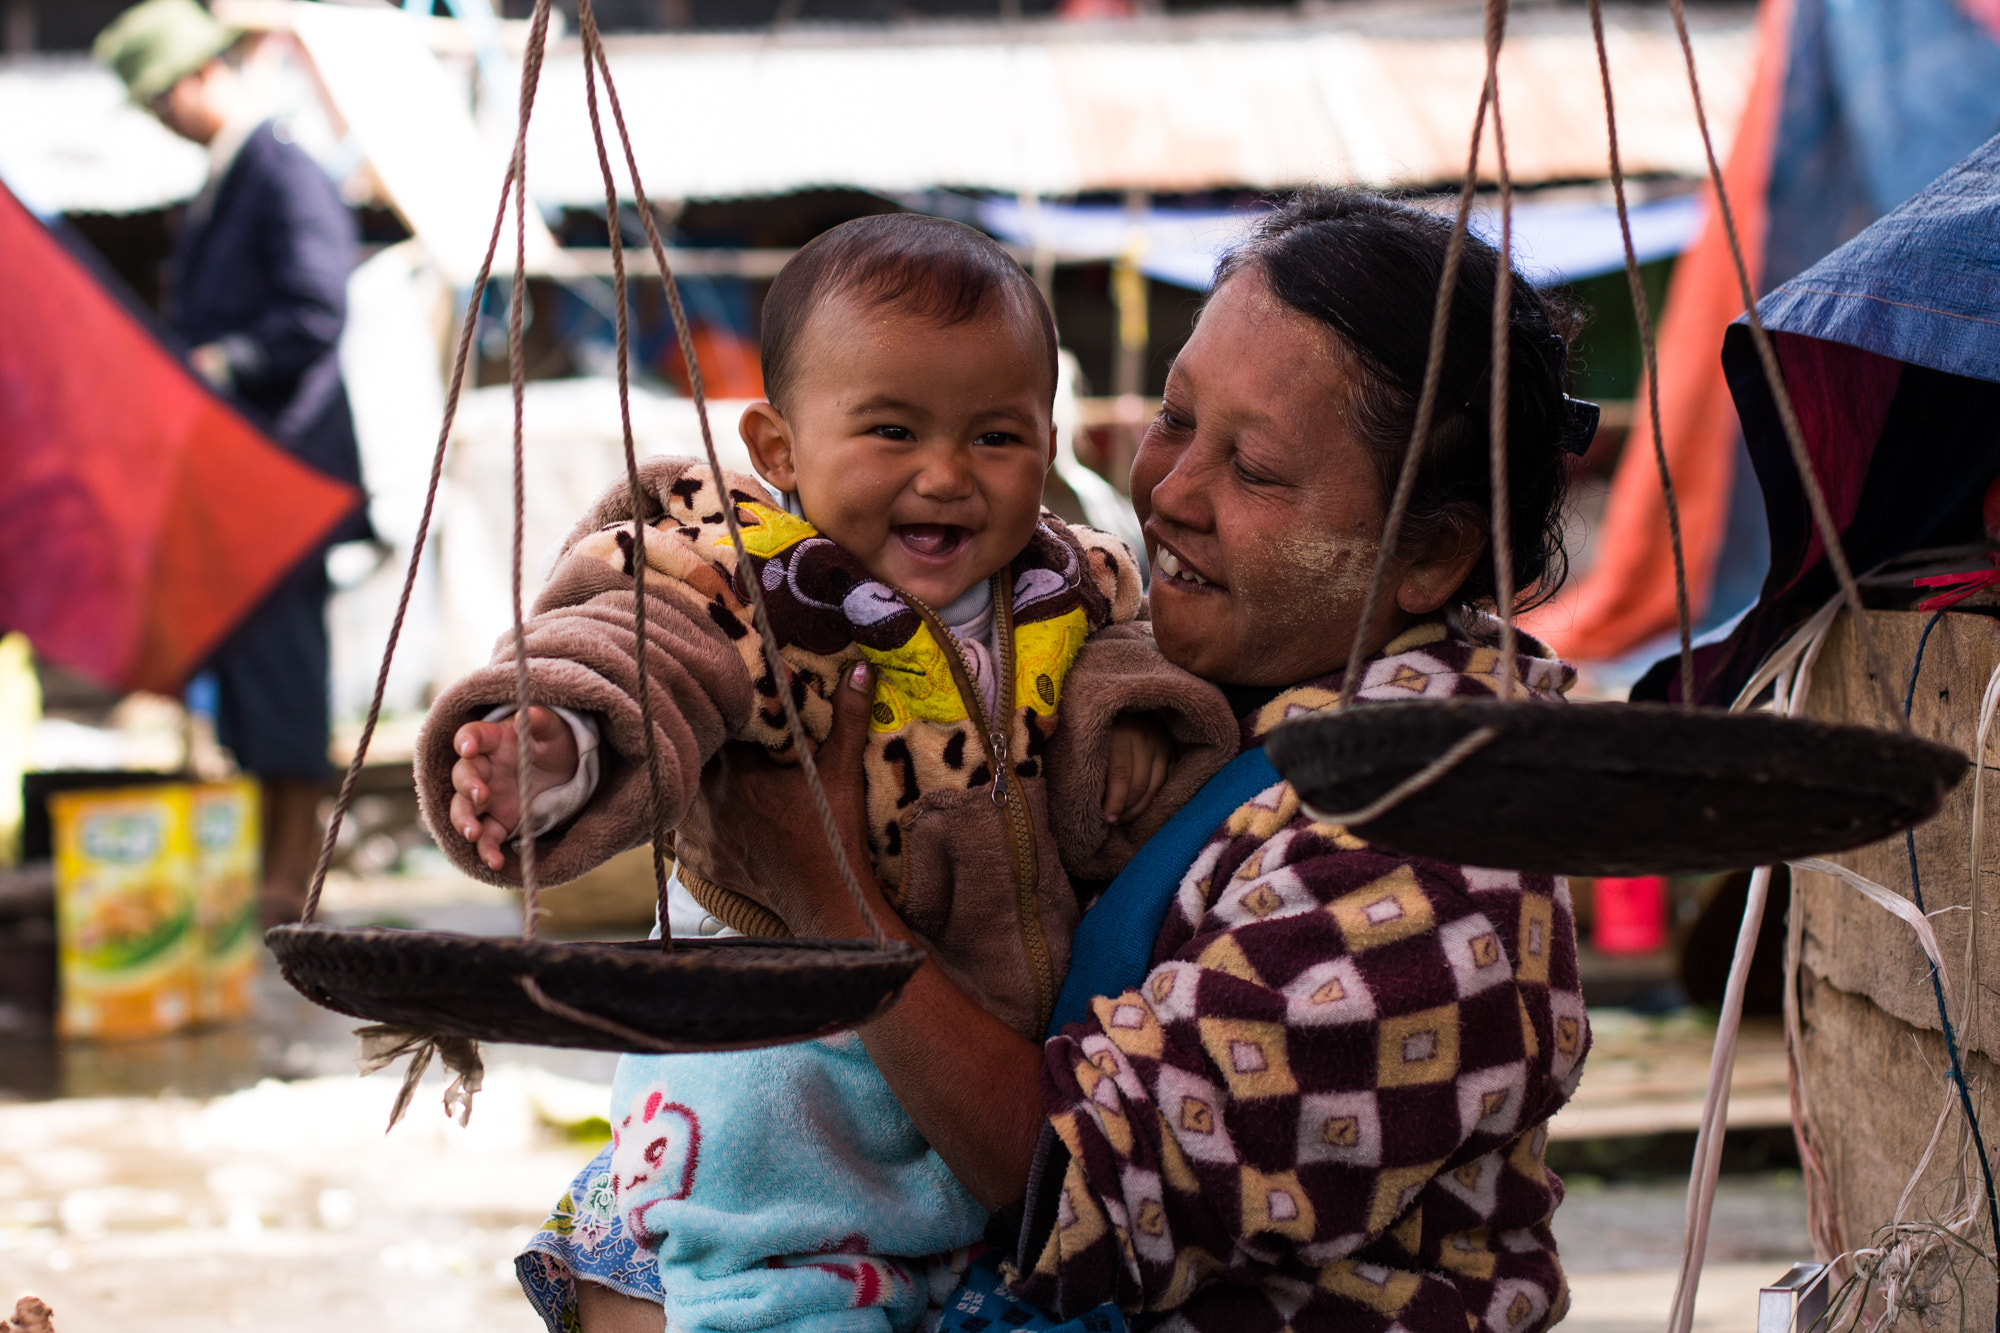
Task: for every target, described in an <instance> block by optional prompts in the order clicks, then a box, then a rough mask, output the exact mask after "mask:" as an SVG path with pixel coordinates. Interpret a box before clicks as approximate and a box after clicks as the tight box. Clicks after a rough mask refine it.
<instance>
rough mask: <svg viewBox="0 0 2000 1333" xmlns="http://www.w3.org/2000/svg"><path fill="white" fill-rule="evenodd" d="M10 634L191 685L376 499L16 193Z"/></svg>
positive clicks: (9, 263)
mask: <svg viewBox="0 0 2000 1333" xmlns="http://www.w3.org/2000/svg"><path fill="white" fill-rule="evenodd" d="M0 292H5V293H6V295H5V297H4V299H0V460H3V461H0V631H5V630H16V629H18V630H21V631H23V632H25V633H26V634H27V636H28V640H29V642H30V643H31V644H33V646H34V649H35V651H36V652H37V653H39V654H40V655H41V656H42V657H43V658H45V659H47V660H49V661H52V662H58V663H61V664H62V665H64V666H66V667H70V668H72V669H74V670H76V671H80V672H82V673H83V674H85V675H87V676H90V677H93V678H95V679H96V680H98V681H101V682H103V683H104V684H107V685H111V686H114V687H118V688H125V689H150V690H158V691H163V692H172V691H176V690H178V689H179V688H180V687H181V686H182V685H183V684H184V683H185V682H186V680H187V677H188V676H189V675H191V674H192V673H193V672H194V671H195V669H196V668H197V667H198V666H199V665H200V663H201V661H202V659H203V658H205V657H206V656H207V655H208V653H209V652H210V651H211V650H212V649H213V648H214V647H215V645H216V644H217V643H218V642H220V640H221V639H222V638H223V637H224V636H225V635H226V634H227V633H228V632H229V631H230V630H231V629H232V628H234V627H235V625H236V624H237V623H238V622H239V621H240V620H241V619H242V618H243V617H244V616H245V615H246V614H248V612H249V611H250V610H251V608H252V607H254V606H255V605H256V604H257V602H258V600H259V599H260V598H262V597H263V595H264V593H265V592H266V591H268V590H269V589H270V587H271V586H272V585H273V584H274V583H276V582H277V580H278V579H279V578H280V577H282V576H283V575H284V573H285V572H286V571H287V570H289V569H290V568H291V567H292V566H293V565H295V564H297V563H298V561H299V560H300V559H301V558H304V557H306V556H307V555H309V554H310V553H312V552H314V551H316V550H317V549H318V547H319V545H320V543H321V542H322V540H323V539H324V538H325V536H326V534H327V533H328V532H330V531H331V530H332V529H333V527H334V525H335V524H336V523H338V522H339V521H340V520H341V519H342V518H343V517H344V516H345V515H346V514H347V513H348V512H349V511H350V510H352V509H353V508H354V506H355V505H356V504H357V503H359V502H360V499H361V496H360V493H359V492H357V491H356V490H355V489H354V488H353V487H351V486H346V485H343V484H341V483H339V482H336V481H333V480H331V479H329V478H327V477H326V476H324V475H322V474H321V473H319V472H316V471H314V470H313V469H311V468H309V467H307V466H306V465H305V464H303V463H300V462H298V461H296V460H295V459H293V458H292V457H291V455H289V454H287V453H286V452H285V451H284V450H283V449H281V448H279V447H278V446H277V445H276V444H273V443H272V442H271V441H270V440H269V439H267V438H266V437H265V436H264V435H263V434H262V433H260V432H259V431H258V430H257V429H256V428H255V427H254V426H252V425H251V424H250V423H249V422H247V421H245V420H244V419H243V418H242V417H241V416H240V415H238V414H237V413H236V412H235V411H234V410H233V409H231V408H230V407H229V406H228V405H227V404H226V403H224V402H222V401H221V400H220V399H219V398H217V397H216V396H215V395H214V394H213V393H211V392H210V391H209V390H208V388H207V387H206V386H205V385H203V384H202V383H201V382H200V381H199V380H198V379H196V378H195V377H194V376H193V375H191V374H190V373H189V372H188V370H187V369H186V367H184V366H183V365H182V364H181V362H180V361H179V360H178V359H176V358H175V357H174V356H173V355H172V354H171V353H169V352H168V351H167V350H166V349H165V348H163V347H161V346H160V344H159V343H158V342H157V341H155V340H154V338H153V337H152V335H151V334H150V333H149V332H148V331H147V329H146V328H145V326H144V325H143V324H142V323H141V322H140V321H139V320H138V319H137V318H135V317H134V316H133V315H132V314H131V313H130V312H129V311H127V310H126V309H125V308H124V306H122V305H121V304H120V303H119V301H118V300H117V299H116V298H115V297H113V296H112V295H111V294H110V293H109V292H107V291H106V290H105V289H104V287H103V286H102V285H100V283H99V282H98V281H97V279H96V277H95V276H94V275H93V274H92V273H91V272H90V271H89V269H88V268H87V267H86V266H85V265H84V264H82V263H81V262H80V261H78V259H77V258H76V257H75V256H74V255H72V254H70V252H69V251H68V250H66V249H65V248H64V247H63V245H62V244H61V243H60V242H59V241H57V240H56V238H55V237H54V236H52V235H50V233H49V231H48V229H47V228H45V227H43V226H42V224H41V223H40V222H39V221H38V220H37V219H36V218H35V217H34V216H33V215H32V214H30V213H29V212H28V211H27V210H26V209H25V208H23V207H22V206H21V203H20V201H19V200H17V199H15V198H14V196H13V195H12V194H10V193H8V192H7V191H6V190H5V189H4V188H0Z"/></svg>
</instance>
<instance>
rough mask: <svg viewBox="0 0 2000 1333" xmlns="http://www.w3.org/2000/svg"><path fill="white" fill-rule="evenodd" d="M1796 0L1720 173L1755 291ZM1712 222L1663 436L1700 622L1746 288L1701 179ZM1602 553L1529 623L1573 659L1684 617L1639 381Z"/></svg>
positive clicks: (1771, 40)
mask: <svg viewBox="0 0 2000 1333" xmlns="http://www.w3.org/2000/svg"><path fill="white" fill-rule="evenodd" d="M1790 20H1791V3H1790V0H1764V3H1763V5H1762V7H1761V10H1760V12H1759V15H1758V25H1757V28H1758V31H1757V69H1756V74H1755V76H1754V77H1753V79H1752V81H1751V84H1750V96H1749V98H1748V99H1747V102H1746V104H1745V106H1744V109H1743V118H1742V120H1741V121H1740V122H1739V123H1738V125H1737V129H1736V138H1735V141H1734V143H1733V144H1732V146H1731V148H1730V151H1729V161H1728V163H1727V164H1726V165H1725V166H1724V167H1723V171H1722V177H1723V182H1724V184H1725V185H1727V186H1728V188H1729V202H1730V206H1731V208H1732V209H1733V211H1734V213H1735V217H1736V227H1737V234H1738V236H1739V237H1740V238H1741V240H1742V243H1743V258H1744V262H1745V263H1746V264H1747V265H1748V267H1749V269H1750V283H1751V286H1752V288H1753V289H1754V288H1755V287H1756V284H1757V280H1758V275H1759V272H1760V270H1761V268H1762V266H1763V256H1764V223H1765V212H1766V210H1765V205H1764V197H1765V193H1766V189H1767V187H1768V184H1769V181H1770V175H1771V152H1772V145H1773V143H1774V141H1775V140H1776V137H1777V129H1778V96H1779V93H1780V92H1781V91H1782V90H1783V86H1784V81H1785V78H1784V76H1785V38H1786V34H1787V32H1788V31H1789V30H1790ZM1702 198H1703V204H1702V216H1703V218H1704V219H1705V220H1704V222H1703V223H1702V228H1701V232H1700V233H1699V234H1698V235H1697V236H1696V238H1695V241H1694V244H1692V245H1691V246H1689V247H1688V250H1687V252H1686V253H1685V254H1683V255H1682V256H1681V259H1680V263H1679V264H1678V265H1676V266H1675V268H1674V276H1673V283H1672V285H1671V286H1669V287H1668V289H1667V300H1666V306H1665V309H1664V310H1662V311H1660V312H1659V321H1660V323H1659V331H1658V339H1659V358H1660V436H1661V441H1662V443H1663V444H1664V445H1665V447H1666V454H1667V466H1668V468H1669V469H1670V470H1671V471H1672V473H1673V478H1674V494H1675V496H1676V498H1677V499H1678V500H1679V501H1680V511H1681V540H1682V550H1683V551H1684V552H1685V555H1686V559H1687V583H1688V602H1689V607H1688V610H1689V612H1690V614H1692V615H1693V617H1694V618H1695V619H1696V620H1697V621H1699V620H1700V619H1701V615H1702V612H1703V611H1704V610H1706V609H1707V602H1708V593H1709V589H1710V588H1711V587H1712V586H1713V585H1714V582H1715V564H1716V559H1717V557H1718V556H1720V555H1721V553H1722V536H1723V529H1724V527H1725V526H1726V524H1727V523H1728V520H1729V489H1730V484H1731V482H1732V481H1733V480H1734V478H1735V474H1736V436H1737V434H1738V431H1739V427H1738V425H1737V422H1736V407H1735V404H1734V403H1732V402H1731V401H1730V398H1729V386H1728V383H1727V382H1726V381H1725V380H1724V379H1723V377H1722V335H1723V332H1724V330H1726V329H1727V328H1728V327H1729V322H1730V321H1731V320H1733V319H1735V318H1736V317H1737V316H1738V315H1740V314H1742V313H1743V289H1742V287H1741V285H1740V284H1739V283H1738V281H1737V278H1736V266H1735V263H1734V261H1733V260H1732V259H1731V258H1730V254H1729V239H1728V235H1727V233H1725V232H1724V231H1723V229H1722V224H1721V220H1720V217H1719V216H1718V213H1717V209H1716V206H1715V195H1714V188H1713V187H1712V186H1709V187H1704V189H1703V191H1702ZM1597 540H1598V545H1597V557H1596V559H1595V561H1593V563H1592V565H1591V567H1590V569H1589V571H1588V572H1587V573H1586V574H1585V575H1584V576H1583V578H1582V579H1581V580H1580V581H1578V582H1576V583H1573V584H1571V585H1570V586H1569V587H1567V588H1565V589H1564V590H1563V591H1562V593H1561V594H1559V595H1558V596H1557V597H1556V599H1555V600H1554V601H1552V602H1550V603H1548V604H1547V605H1546V606H1542V607H1539V608H1537V609H1536V610H1535V611H1533V612H1531V613H1529V614H1528V615H1526V616H1523V617H1522V618H1521V623H1522V624H1523V625H1525V626H1526V627H1527V628H1529V629H1531V630H1532V631H1533V632H1534V633H1535V634H1536V635H1538V636H1540V637H1541V639H1542V640H1543V641H1544V642H1545V643H1547V644H1548V645H1549V646H1550V647H1551V648H1553V649H1555V650H1556V653H1557V654H1558V655H1559V656H1562V657H1566V658H1569V659H1571V660H1573V661H1574V660H1581V661H1601V660H1603V659H1606V658H1615V657H1619V656H1622V655H1624V654H1625V653H1627V652H1630V651H1631V650H1632V649H1634V648H1636V647H1638V646H1639V645H1640V644H1642V643H1644V642H1646V641H1647V640H1648V639H1651V638H1653V637H1654V636H1656V635H1659V634H1663V633H1666V632H1668V631H1671V630H1672V629H1673V628H1674V622H1675V616H1674V557H1673V546H1672V544H1671V541H1670V540H1669V537H1668V530H1667V508H1666V499H1665V496H1664V495H1663V493H1662V492H1661V490H1660V473H1659V464H1658V462H1657V460H1655V458H1654V457H1653V430H1652V420H1651V415H1650V411H1649V409H1648V408H1647V405H1646V386H1645V384H1644V383H1643V381H1642V382H1641V384H1640V385H1639V393H1638V397H1637V400H1636V401H1635V402H1634V403H1633V404H1632V429H1631V433H1630V434H1629V435H1628V436H1627V437H1626V441H1625V452H1624V454H1623V455H1622V456H1621V457H1620V458H1619V460H1618V471H1617V474H1616V475H1615V477H1614V478H1613V479H1612V483H1611V497H1610V502H1609V503H1608V505H1607V506H1606V508H1605V511H1604V523H1603V527H1602V529H1601V532H1600V535H1599V537H1598V539H1597Z"/></svg>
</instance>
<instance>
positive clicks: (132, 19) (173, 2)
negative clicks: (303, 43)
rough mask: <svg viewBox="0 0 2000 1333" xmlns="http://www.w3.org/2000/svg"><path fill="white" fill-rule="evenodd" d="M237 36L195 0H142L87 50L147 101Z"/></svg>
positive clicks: (141, 101) (134, 97)
mask: <svg viewBox="0 0 2000 1333" xmlns="http://www.w3.org/2000/svg"><path fill="white" fill-rule="evenodd" d="M236 37H237V34H236V33H234V32H231V31H230V30H229V29H228V28H225V27H223V26H222V24H220V23H218V22H217V21H216V20H215V18H214V16H213V15H211V14H210V13H209V12H208V11H207V10H206V9H203V8H202V7H201V6H200V5H198V4H196V3H195V0H145V3H144V4H138V5H134V6H132V8H130V9H128V10H126V11H125V12H124V13H123V14H120V15H119V16H118V17H117V18H115V19H113V20H112V21H111V23H110V24H109V25H108V26H107V27H106V28H105V29H104V31H103V32H100V33H98V34H97V40H96V41H95V42H94V43H92V44H91V48H90V50H91V54H93V55H95V56H96V57H97V58H98V59H99V60H100V61H102V62H103V63H105V64H107V65H109V66H111V69H112V71H113V72H114V73H116V74H117V75H118V77H119V78H121V79H123V80H124V81H125V90H126V92H127V93H129V94H130V95H131V98H132V100H133V101H134V102H137V103H138V104H139V105H141V106H145V105H147V104H148V103H150V102H151V101H152V100H153V99H154V98H156V97H158V96H159V95H160V94H161V93H164V92H166V91H167V90H168V89H170V88H172V87H173V86H174V85H175V84H176V83H179V82H180V81H181V80H182V79H184V78H186V77H187V76H188V75H190V74H192V73H194V72H195V71H196V70H198V69H200V68H201V67H202V66H203V65H206V64H207V63H208V62H209V61H211V60H213V59H215V57H217V56H219V55H221V54H222V53H223V52H224V51H227V50H228V49H229V48H230V47H231V46H232V45H234V44H235V42H236Z"/></svg>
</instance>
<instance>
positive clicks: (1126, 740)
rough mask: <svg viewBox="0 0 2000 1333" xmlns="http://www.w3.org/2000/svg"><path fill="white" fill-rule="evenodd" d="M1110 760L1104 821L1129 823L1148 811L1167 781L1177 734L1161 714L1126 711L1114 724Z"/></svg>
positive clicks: (1111, 734) (1111, 732)
mask: <svg viewBox="0 0 2000 1333" xmlns="http://www.w3.org/2000/svg"><path fill="white" fill-rule="evenodd" d="M1107 739H1108V742H1109V745H1110V748H1111V762H1110V764H1109V765H1108V766H1107V768H1106V773H1105V783H1104V822H1105V823H1107V824H1129V823H1130V822H1132V821H1133V820H1135V819H1137V818H1138V817H1139V816H1140V815H1142V814H1144V813H1145V810H1146V807H1147V806H1148V805H1150V804H1151V803H1152V800H1153V798H1154V797H1155V796H1157V795H1159V792H1160V788H1161V787H1162V786H1164V785H1165V784H1166V781H1167V766H1168V765H1169V764H1171V763H1172V762H1173V758H1174V738H1173V737H1172V736H1171V735H1169V734H1168V732H1167V729H1166V727H1165V726H1163V725H1162V724H1161V723H1160V721H1159V719H1158V718H1155V717H1153V716H1151V715H1150V714H1145V713H1126V714H1124V715H1122V716H1121V717H1119V718H1118V720H1117V721H1115V722H1113V723H1112V724H1111V731H1110V735H1109V736H1108V738H1107Z"/></svg>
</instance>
